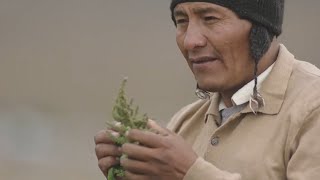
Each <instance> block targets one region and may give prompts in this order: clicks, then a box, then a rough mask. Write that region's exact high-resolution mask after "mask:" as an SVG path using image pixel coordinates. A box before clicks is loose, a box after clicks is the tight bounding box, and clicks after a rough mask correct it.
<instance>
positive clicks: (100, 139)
mask: <svg viewBox="0 0 320 180" xmlns="http://www.w3.org/2000/svg"><path fill="white" fill-rule="evenodd" d="M118 135H119V133H117V132H115V131H112V130H101V131H99V132H98V133H97V134H96V135H95V136H94V142H95V143H96V144H101V143H105V144H113V141H112V139H111V137H110V136H115V137H116V136H118Z"/></svg>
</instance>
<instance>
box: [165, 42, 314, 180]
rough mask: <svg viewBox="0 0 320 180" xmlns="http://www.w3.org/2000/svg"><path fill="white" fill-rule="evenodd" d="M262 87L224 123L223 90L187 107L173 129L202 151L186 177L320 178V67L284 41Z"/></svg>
mask: <svg viewBox="0 0 320 180" xmlns="http://www.w3.org/2000/svg"><path fill="white" fill-rule="evenodd" d="M260 92H261V94H262V97H263V98H264V99H265V103H266V105H265V106H264V107H263V108H261V109H260V110H259V113H258V115H254V114H253V113H252V112H251V110H250V108H249V107H246V108H245V109H244V110H242V111H241V112H240V113H236V114H234V115H232V116H231V117H230V118H229V120H228V121H227V122H226V123H224V124H223V125H222V126H220V127H219V126H218V124H220V121H221V119H220V114H219V112H218V104H219V100H220V99H219V98H220V97H219V94H218V93H214V94H213V96H212V97H211V100H198V101H196V102H195V103H193V104H190V105H188V106H186V107H184V108H183V109H181V110H180V111H179V112H178V113H177V114H176V115H175V116H174V117H173V118H172V120H171V121H170V123H169V124H168V128H169V129H171V130H173V131H174V132H176V133H178V134H180V135H181V136H182V137H184V139H185V140H186V141H187V142H189V143H190V144H191V145H192V147H193V149H194V150H195V151H196V153H197V154H198V155H199V158H198V159H197V161H196V162H195V163H194V164H193V165H192V167H191V168H190V169H189V171H188V172H187V174H186V176H185V177H184V180H240V179H241V180H285V179H288V180H320V70H319V69H317V68H316V67H315V66H313V65H311V64H309V63H306V62H303V61H298V60H296V59H295V58H294V56H293V55H292V54H290V52H288V50H287V49H286V48H285V47H284V46H283V45H281V47H280V51H279V55H278V58H277V61H276V62H275V65H274V68H273V69H272V71H271V73H270V75H269V76H268V77H267V78H266V79H265V81H264V82H263V83H262V86H261V89H260Z"/></svg>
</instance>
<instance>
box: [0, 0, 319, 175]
mask: <svg viewBox="0 0 320 180" xmlns="http://www.w3.org/2000/svg"><path fill="white" fill-rule="evenodd" d="M169 2H170V1H169V0H161V1H160V0H135V1H132V0H122V1H114V0H90V1H88V0H0V179H1V180H20V179H24V180H43V179H46V180H57V179H62V180H87V179H90V180H93V179H97V180H98V179H104V177H103V175H102V174H101V173H100V171H99V168H98V166H97V160H96V157H95V155H94V142H93V136H94V135H95V133H96V132H97V131H99V130H101V129H103V128H105V127H106V124H105V122H106V121H107V120H108V119H110V118H111V109H112V106H113V103H114V98H115V97H116V95H117V92H118V88H119V85H120V82H121V81H122V79H123V77H125V76H128V77H129V82H128V84H127V85H128V86H127V93H128V95H129V96H130V97H134V99H135V103H136V104H139V106H140V109H141V111H143V112H148V114H149V116H150V117H152V118H154V119H156V120H157V121H158V122H159V123H161V124H162V125H165V124H166V123H167V122H168V120H169V119H170V117H171V116H172V115H173V114H174V112H176V111H177V110H179V109H180V108H181V107H182V106H184V105H186V104H188V103H191V102H192V101H193V100H195V99H196V98H195V96H194V89H195V81H194V79H193V76H192V74H191V73H190V72H189V69H188V67H187V65H186V63H185V61H184V59H183V58H182V56H181V55H180V52H179V50H178V48H177V47H176V43H175V27H174V26H173V23H172V22H171V19H170V12H169V8H168V7H169ZM319 7H320V1H318V0H308V1H301V0H289V1H286V11H285V19H284V28H283V29H284V31H283V34H282V35H281V37H280V39H281V41H282V42H283V43H284V44H285V45H286V46H287V48H288V49H289V50H290V51H291V52H292V53H294V54H295V55H296V57H297V58H299V59H303V60H305V61H309V62H311V63H313V64H315V65H317V66H318V67H319V66H320V62H319V59H320V54H319V52H318V51H319V42H320V34H319V32H320V24H319V20H318V17H319V15H320V12H319V11H318V9H319Z"/></svg>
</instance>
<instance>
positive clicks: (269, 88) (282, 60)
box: [206, 44, 294, 117]
mask: <svg viewBox="0 0 320 180" xmlns="http://www.w3.org/2000/svg"><path fill="white" fill-rule="evenodd" d="M293 63H294V56H293V55H292V54H291V53H290V52H289V51H288V50H287V48H286V47H285V46H284V45H282V44H281V45H280V50H279V54H278V57H277V60H276V61H275V64H274V67H273V68H272V70H271V72H270V74H269V76H268V77H267V78H266V79H265V81H264V82H263V83H262V85H261V88H260V91H259V92H260V94H261V95H262V97H263V98H264V100H265V106H264V107H261V108H260V109H259V110H258V112H260V113H264V114H277V113H279V111H280V109H281V106H282V103H283V101H284V97H285V93H286V90H287V87H288V83H289V79H290V76H291V73H292V69H293ZM220 98H221V97H220V95H219V93H217V92H215V93H213V95H212V96H211V103H210V105H209V108H208V110H207V112H206V116H207V115H208V114H211V115H214V116H216V117H220V113H219V100H220ZM241 113H252V111H251V109H250V107H249V106H247V107H246V108H244V109H243V110H242V111H241Z"/></svg>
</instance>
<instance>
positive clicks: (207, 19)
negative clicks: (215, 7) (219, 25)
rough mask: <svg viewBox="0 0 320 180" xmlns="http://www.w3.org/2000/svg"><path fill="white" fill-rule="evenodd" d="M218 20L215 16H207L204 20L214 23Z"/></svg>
mask: <svg viewBox="0 0 320 180" xmlns="http://www.w3.org/2000/svg"><path fill="white" fill-rule="evenodd" d="M216 19H217V18H216V17H214V16H205V17H204V20H205V21H213V20H216Z"/></svg>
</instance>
